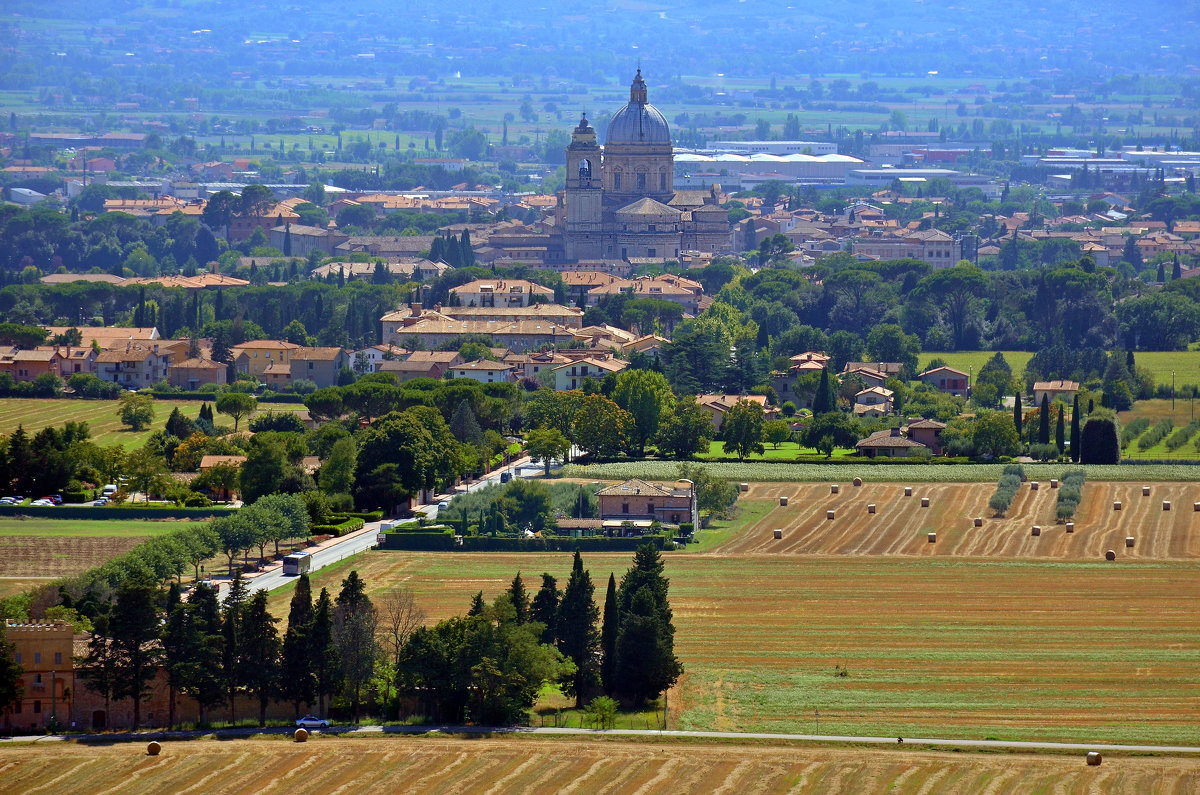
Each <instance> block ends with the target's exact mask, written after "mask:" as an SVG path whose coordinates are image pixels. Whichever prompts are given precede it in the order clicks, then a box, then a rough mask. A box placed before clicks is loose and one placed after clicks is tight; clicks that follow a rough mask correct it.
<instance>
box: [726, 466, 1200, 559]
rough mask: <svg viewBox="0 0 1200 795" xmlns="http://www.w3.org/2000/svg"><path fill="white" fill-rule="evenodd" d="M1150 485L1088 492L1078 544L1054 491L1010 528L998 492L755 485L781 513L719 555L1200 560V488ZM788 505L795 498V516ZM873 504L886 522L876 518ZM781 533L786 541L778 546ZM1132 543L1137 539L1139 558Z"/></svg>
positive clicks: (1026, 506) (1033, 495)
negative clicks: (978, 522)
mask: <svg viewBox="0 0 1200 795" xmlns="http://www.w3.org/2000/svg"><path fill="white" fill-rule="evenodd" d="M1148 485H1150V486H1151V489H1150V496H1148V497H1144V496H1142V488H1141V484H1137V483H1112V482H1090V483H1086V484H1085V485H1084V487H1083V502H1082V503H1081V504H1080V506H1079V513H1078V515H1077V516H1076V517H1075V532H1074V533H1071V534H1068V533H1067V532H1066V529H1065V526H1064V525H1062V524H1056V523H1055V505H1056V499H1057V496H1058V491H1057V490H1055V489H1051V488H1050V484H1049V482H1041V483H1040V484H1039V489H1038V490H1037V491H1033V490H1032V489H1031V488H1030V485H1029V484H1028V483H1026V484H1024V485H1023V486H1022V487H1021V489H1020V491H1018V492H1017V496H1016V498H1015V499H1014V500H1013V504H1012V506H1011V507H1010V508H1009V510H1008V512H1007V514H1006V515H1005V516H1004V518H993V514H992V511H991V510H990V509H989V508H988V506H987V503H988V499H989V498H990V497H991V496H992V493H993V492H994V491H995V485H994V484H988V483H914V484H913V486H912V489H913V491H912V496H911V497H905V496H904V485H903V484H897V483H866V484H864V485H862V486H860V487H855V486H852V485H850V483H848V482H847V483H841V484H839V491H840V493H839V494H831V493H830V488H829V486H830V484H828V483H821V484H814V483H752V484H750V490H749V491H748V492H747V493H745V494H744V495H743V499H746V500H767V501H770V503H771V504H773V505H774V506H775V507H774V508H772V510H771V511H770V513H768V514H767V515H766V516H765V517H763V518H762V519H760V520H758V521H756V522H754V523H753V524H751V525H750V526H748V527H746V528H745V529H744V530H742V531H741V532H739V533H738V534H737V535H735V536H733V537H732V538H730V539H729V541H727V542H726V543H725V544H723V545H721V546H719V547H717V548H716V549H715V550H713V551H714V552H717V553H743V552H751V553H782V554H807V555H914V556H918V555H919V556H923V557H939V556H955V557H1005V558H1059V559H1066V560H1096V559H1100V558H1103V556H1104V553H1105V551H1106V550H1109V549H1112V550H1115V551H1116V553H1117V555H1118V557H1136V558H1152V559H1170V558H1178V559H1195V558H1200V513H1196V512H1193V511H1192V503H1193V502H1194V501H1197V500H1200V485H1196V484H1189V483H1155V484H1148ZM780 497H787V498H788V505H787V506H786V507H785V506H780V505H779V504H778V503H779V498H780ZM922 497H928V498H929V501H930V503H929V507H928V508H922V507H921V498H922ZM1114 500H1119V501H1121V502H1122V510H1121V511H1114V510H1113V507H1112V506H1113V501H1114ZM1163 500H1169V501H1170V502H1171V510H1170V511H1164V510H1163V509H1162V503H1163ZM872 503H874V505H875V511H876V512H875V513H874V514H869V513H868V512H867V506H868V505H869V504H872ZM830 510H832V511H834V513H835V518H834V519H832V520H830V519H827V518H826V511H830ZM975 517H982V518H983V527H975V526H974V523H973V519H974V518H975ZM1034 525H1040V526H1041V528H1042V532H1041V535H1040V536H1039V537H1034V536H1033V535H1032V532H1031V530H1032V527H1033V526H1034ZM777 528H778V529H781V530H782V531H783V538H782V539H775V537H774V531H775V529H777ZM929 533H937V541H936V543H932V544H931V543H929V541H928V538H927V536H928V534H929ZM1126 536H1133V537H1134V538H1135V543H1134V547H1133V548H1132V549H1127V548H1126V546H1125V538H1126Z"/></svg>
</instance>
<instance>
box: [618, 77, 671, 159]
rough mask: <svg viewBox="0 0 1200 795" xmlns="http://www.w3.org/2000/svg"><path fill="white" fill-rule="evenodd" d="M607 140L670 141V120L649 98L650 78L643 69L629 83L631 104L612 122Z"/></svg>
mask: <svg viewBox="0 0 1200 795" xmlns="http://www.w3.org/2000/svg"><path fill="white" fill-rule="evenodd" d="M604 143H605V144H606V145H608V144H669V143H671V130H670V128H669V127H668V126H667V120H666V118H664V117H663V115H662V113H660V112H659V110H658V108H656V107H654V106H653V105H651V104H650V103H649V101H648V100H647V92H646V81H645V80H643V79H642V70H641V69H638V71H637V76H636V77H634V78H633V83H631V84H630V86H629V103H628V104H627V105H625V107H623V108H621V109H620V110H619V111H617V112H616V113H615V114H613V117H612V119H611V120H609V122H608V132H607V134H606V135H605V138H604Z"/></svg>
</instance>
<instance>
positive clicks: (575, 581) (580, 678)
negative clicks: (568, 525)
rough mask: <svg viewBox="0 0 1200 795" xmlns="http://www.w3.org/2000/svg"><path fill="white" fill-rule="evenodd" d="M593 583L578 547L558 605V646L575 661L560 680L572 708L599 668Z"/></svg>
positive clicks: (580, 701)
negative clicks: (563, 680)
mask: <svg viewBox="0 0 1200 795" xmlns="http://www.w3.org/2000/svg"><path fill="white" fill-rule="evenodd" d="M595 591H596V589H595V587H594V586H593V585H592V578H591V575H590V574H588V572H586V571H584V569H583V558H582V557H581V556H580V554H579V552H578V550H576V552H575V560H574V562H573V563H572V566H571V578H570V579H569V580H567V587H566V589H565V590H564V591H563V595H562V602H561V603H560V604H559V606H558V629H557V634H558V649H559V651H561V652H562V653H563V656H564V657H567V658H568V659H570V660H571V661H572V662H574V663H575V675H574V677H572V679H571V681H569V682H566V683H564V688H563V690H564V692H565V693H566V694H567V695H574V696H575V708H576V709H579V708H581V707H582V706H583V698H584V694H585V693H587V692H588V691H589V690H591V689H592V688H593V687H595V685H596V684H597V683H598V680H599V677H600V671H599V669H598V666H597V661H596V652H598V651H599V650H600V633H599V632H598V631H597V629H596V621H597V620H598V619H599V618H600V610H599V608H597V607H596V602H595Z"/></svg>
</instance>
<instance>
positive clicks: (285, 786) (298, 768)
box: [272, 752, 320, 792]
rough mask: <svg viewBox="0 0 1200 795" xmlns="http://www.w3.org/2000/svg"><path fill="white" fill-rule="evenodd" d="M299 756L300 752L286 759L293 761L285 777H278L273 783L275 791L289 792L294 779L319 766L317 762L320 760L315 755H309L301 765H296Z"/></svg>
mask: <svg viewBox="0 0 1200 795" xmlns="http://www.w3.org/2000/svg"><path fill="white" fill-rule="evenodd" d="M299 755H300V752H297V753H292V754H289V755H288V756H287V757H285V761H287V760H291V763H290V765H289V767H288V769H287V771H286V772H284V773H283V775H281V776H278V777H276V779H275V780H274V781H273V782H272V784H273V789H276V790H278V791H280V792H284V791H287V790H289V789H290V788H291V787H290V784H289V782H290V781H291V780H292V779H294V778H297V777H298V776H300V775H302V774H303V773H304V772H305V771H306V770H308V769H309V768H310V767H312V766H313V765H315V764H317V761H318V760H319V758H320V757H318V756H317V755H316V754H315V753H309V754H308V755H307V756H306V757H305V758H304V759H303V761H301V762H300V763H299V764H296V763H295V761H294V760H296V758H297V757H298V756H299Z"/></svg>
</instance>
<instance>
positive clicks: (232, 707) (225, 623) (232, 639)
mask: <svg viewBox="0 0 1200 795" xmlns="http://www.w3.org/2000/svg"><path fill="white" fill-rule="evenodd" d="M246 596H247V590H246V582H245V581H244V580H243V579H242V573H241V571H238V572H237V573H235V574H234V575H233V582H232V583H230V586H229V595H228V596H226V597H225V604H224V607H223V609H222V611H221V613H222V615H221V634H222V636H223V640H224V642H223V643H222V644H221V646H222V652H223V656H222V658H221V665H222V668H223V669H224V676H225V687H226V688H227V689H228V692H229V720H230V722H231V723H233V724H235V725H236V724H237V691H238V688H239V687H241V685H242V678H243V673H244V666H243V664H242V663H243V661H242V612H243V610H244V609H245V605H246Z"/></svg>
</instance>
